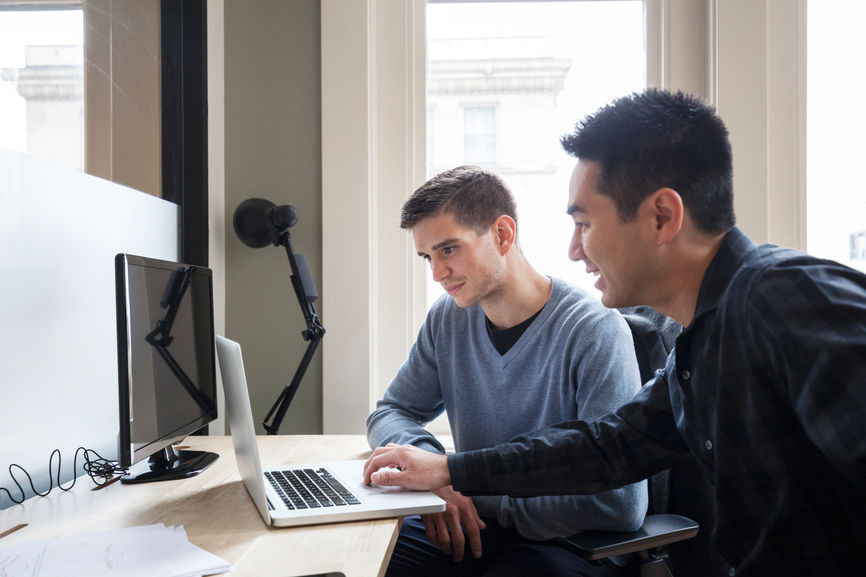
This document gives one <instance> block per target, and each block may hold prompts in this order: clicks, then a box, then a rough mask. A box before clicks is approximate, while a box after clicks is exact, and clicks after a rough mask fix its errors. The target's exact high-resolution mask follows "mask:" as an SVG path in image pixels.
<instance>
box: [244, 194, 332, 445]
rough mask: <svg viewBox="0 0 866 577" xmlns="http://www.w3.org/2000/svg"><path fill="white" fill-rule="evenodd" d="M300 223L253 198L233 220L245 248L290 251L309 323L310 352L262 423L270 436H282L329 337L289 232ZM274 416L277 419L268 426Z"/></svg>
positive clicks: (287, 210) (290, 210)
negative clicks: (303, 381) (304, 380)
mask: <svg viewBox="0 0 866 577" xmlns="http://www.w3.org/2000/svg"><path fill="white" fill-rule="evenodd" d="M296 222H298V212H297V211H296V210H295V208H294V207H293V206H289V205H283V206H277V205H275V204H274V203H273V202H271V201H269V200H265V199H263V198H249V199H247V200H245V201H243V202H242V203H240V204H239V205H238V207H237V208H236V209H235V214H234V218H233V225H234V229H235V234H236V235H237V236H238V238H239V239H240V241H241V242H242V243H244V244H245V245H247V246H249V247H252V248H262V247H265V246H268V245H269V244H272V245H274V246H284V247H285V248H286V254H287V255H288V257H289V265H290V266H291V268H292V287H293V288H294V289H295V296H297V297H298V304H300V305H301V311H302V312H303V313H304V320H306V321H307V330H305V331H302V332H301V335H302V336H303V337H304V340H305V341H307V342H308V343H309V344H308V345H307V350H306V351H305V352H304V356H303V358H301V362H300V364H299V365H298V369H297V370H296V371H295V376H294V377H292V382H291V383H290V384H289V386H287V387H286V388H284V389H283V391H282V392H281V393H280V396H279V397H277V400H276V401H275V402H274V405H273V406H272V407H271V410H270V411H268V414H267V415H266V416H265V420H264V422H263V423H262V424H263V426H264V428H265V431H267V433H268V434H269V435H276V434H277V433H278V432H279V429H280V423H282V422H283V417H284V416H285V415H286V411H287V410H288V408H289V405H290V404H291V402H292V399H293V398H294V396H295V393H296V392H297V390H298V386H299V385H300V384H301V379H302V378H303V377H304V373H305V372H306V371H307V367H308V366H309V365H310V361H311V360H312V359H313V355H314V354H315V353H316V349H317V348H318V346H319V342H320V341H321V340H322V337H323V336H325V328H324V327H323V326H322V323H321V322H319V317H318V315H316V310H315V309H314V308H313V303H314V302H315V301H316V299H318V298H319V295H318V294H317V293H316V287H315V286H314V285H313V277H312V276H310V269H309V268H308V267H307V259H305V258H304V255H302V254H295V251H294V250H293V249H292V240H291V237H290V236H289V228H291V227H292V226H294V225H295V223H296ZM272 415H273V417H274V419H273V421H272V422H271V423H270V424H268V420H269V419H270V418H271V416H272Z"/></svg>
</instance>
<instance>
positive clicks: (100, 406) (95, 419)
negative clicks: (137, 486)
mask: <svg viewBox="0 0 866 577" xmlns="http://www.w3.org/2000/svg"><path fill="white" fill-rule="evenodd" d="M177 218H178V211H177V206H176V205H175V204H173V203H170V202H167V201H164V200H162V199H160V198H156V197H154V196H151V195H148V194H144V193H142V192H139V191H136V190H133V189H130V188H127V187H125V186H121V185H118V184H115V183H112V182H108V181H105V180H102V179H99V178H96V177H93V176H90V175H87V174H84V173H81V172H74V171H70V170H67V169H63V168H60V167H57V166H53V165H50V164H47V163H45V162H43V161H40V160H38V159H35V158H33V157H29V156H26V155H21V154H18V153H15V152H12V151H10V150H8V149H3V148H0V487H6V488H8V489H10V490H12V488H13V485H12V481H11V479H10V478H9V475H8V473H7V469H8V467H9V464H11V463H17V464H19V465H21V466H22V467H24V468H25V469H27V471H28V472H30V473H31V475H32V476H33V478H34V481H35V482H36V486H37V489H39V490H40V491H42V490H44V488H46V487H47V486H48V458H49V455H50V453H51V451H52V450H54V449H55V448H57V449H60V450H61V451H62V455H63V467H62V477H63V479H70V478H71V469H72V457H73V453H74V451H75V449H76V448H77V447H79V446H84V447H87V448H91V449H95V450H97V451H99V453H101V454H102V455H103V456H104V457H107V458H111V459H114V458H116V456H117V421H118V412H117V345H116V323H115V294H114V255H115V254H117V253H119V252H125V253H130V254H138V255H143V256H150V257H154V258H161V259H165V260H177V255H178V247H177ZM79 464H80V463H79ZM55 467H56V462H55ZM86 482H87V483H90V480H89V479H86ZM15 491H16V492H17V489H15ZM9 504H10V501H9V500H8V499H7V498H6V497H5V495H2V496H0V508H5V507H6V506H8V505H9Z"/></svg>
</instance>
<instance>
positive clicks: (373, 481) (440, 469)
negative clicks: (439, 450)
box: [364, 443, 451, 491]
mask: <svg viewBox="0 0 866 577" xmlns="http://www.w3.org/2000/svg"><path fill="white" fill-rule="evenodd" d="M382 469H384V470H382ZM364 483H365V484H367V485H379V486H380V487H390V486H395V485H396V486H400V487H405V488H407V489H413V490H415V491H432V490H433V489H438V488H440V487H445V486H447V485H450V484H451V475H450V473H449V472H448V458H447V457H446V456H445V455H438V454H436V453H431V452H429V451H425V450H424V449H419V448H418V447H415V446H412V445H395V444H393V443H389V444H388V445H386V446H384V447H379V448H377V449H376V450H374V451H373V454H372V455H370V457H369V458H368V459H367V462H366V463H364Z"/></svg>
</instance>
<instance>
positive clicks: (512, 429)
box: [367, 279, 647, 539]
mask: <svg viewBox="0 0 866 577" xmlns="http://www.w3.org/2000/svg"><path fill="white" fill-rule="evenodd" d="M639 388H640V377H639V372H638V366H637V361H636V360H635V356H634V348H633V345H632V339H631V333H630V332H629V329H628V326H627V325H626V323H625V321H624V320H623V318H622V316H621V315H620V314H619V313H617V312H616V311H613V310H610V309H607V308H605V307H604V306H603V305H602V304H601V303H600V302H599V301H598V300H596V299H594V298H592V297H590V296H589V295H587V293H585V292H584V291H583V290H582V289H579V288H577V287H573V286H571V285H568V284H567V283H565V282H564V281H561V280H559V279H553V286H552V290H551V296H550V299H549V301H548V302H547V304H546V305H545V306H544V308H543V309H542V310H541V312H540V313H539V315H538V317H537V318H536V319H535V320H534V321H533V322H532V324H530V326H529V327H528V328H527V329H526V331H525V332H524V333H523V335H522V336H521V337H520V338H519V339H518V341H517V342H516V343H514V345H513V346H512V347H511V348H510V349H509V350H508V351H507V352H506V353H505V354H503V355H500V354H499V352H498V351H497V350H496V349H495V347H494V346H493V343H492V342H491V340H490V336H489V335H488V333H487V329H486V327H485V315H484V311H483V310H482V308H481V306H480V305H475V306H472V307H468V308H466V309H461V308H460V307H458V306H457V305H456V304H455V303H454V301H453V299H451V297H449V296H448V295H443V296H442V297H441V298H440V299H439V300H437V301H436V303H434V305H433V306H432V307H431V309H430V311H429V313H428V314H427V318H426V320H425V322H424V325H423V326H422V327H421V330H420V332H419V334H418V339H417V341H416V342H415V344H414V345H413V347H412V350H411V351H410V353H409V358H408V359H407V360H406V362H405V363H404V364H403V366H402V367H400V369H399V371H398V372H397V375H396V376H395V377H394V379H393V380H392V381H391V383H390V385H389V386H388V389H387V390H386V391H385V395H384V397H383V398H382V399H381V400H380V401H379V403H378V405H377V408H376V410H375V411H374V412H373V413H372V414H371V415H370V417H369V418H368V419H367V436H368V439H369V441H370V445H371V446H373V447H376V446H380V445H383V444H386V443H411V444H414V445H417V446H419V447H422V448H424V449H427V450H430V451H435V452H440V453H441V452H444V450H443V447H442V445H441V444H440V443H439V441H437V440H436V439H435V437H434V436H433V435H431V434H430V433H429V432H427V431H426V430H425V429H424V426H425V425H426V424H427V423H428V422H429V421H431V420H432V419H434V418H435V417H436V416H438V415H439V414H440V413H441V412H442V411H446V412H447V414H448V420H449V422H450V424H451V431H452V435H453V438H454V444H455V447H456V449H457V450H458V451H467V450H472V449H478V448H483V447H492V446H494V445H496V444H499V443H503V442H506V441H508V440H509V439H511V438H512V437H514V436H516V435H518V434H521V433H526V432H528V431H532V430H534V429H538V428H541V427H544V426H545V425H550V424H553V423H558V422H561V421H565V420H569V419H593V418H595V417H598V416H600V415H603V414H605V413H608V412H611V411H613V410H615V409H616V408H618V407H619V406H620V405H622V404H623V403H625V402H626V401H628V400H630V399H631V397H632V396H633V395H634V394H635V393H636V392H637V391H638V389H639ZM473 501H474V502H475V505H476V507H477V508H478V512H479V514H480V515H482V516H484V517H487V518H489V519H495V520H497V521H498V522H499V524H500V525H502V526H506V527H508V526H512V525H514V526H515V527H516V528H517V530H518V531H519V532H520V533H521V534H522V535H523V536H524V537H527V538H531V539H549V538H552V537H555V536H567V535H571V534H574V533H577V532H579V531H582V530H587V529H604V530H635V529H637V528H638V527H639V526H640V524H641V523H642V521H643V516H644V513H645V511H646V503H647V496H646V487H645V484H644V483H639V484H637V485H630V486H628V487H624V488H622V489H618V490H615V491H608V492H605V493H601V494H599V495H584V496H576V495H575V496H564V497H534V498H528V499H525V498H511V497H474V498H473Z"/></svg>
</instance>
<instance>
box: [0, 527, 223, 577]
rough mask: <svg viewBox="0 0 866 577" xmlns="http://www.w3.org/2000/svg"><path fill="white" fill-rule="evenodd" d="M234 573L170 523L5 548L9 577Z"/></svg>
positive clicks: (0, 570)
mask: <svg viewBox="0 0 866 577" xmlns="http://www.w3.org/2000/svg"><path fill="white" fill-rule="evenodd" d="M229 569H231V565H229V563H228V562H226V561H225V560H223V559H220V558H219V557H217V556H216V555H212V554H211V553H208V552H207V551H205V550H204V549H201V548H200V547H197V546H195V545H193V544H192V543H190V542H189V541H188V540H187V538H186V531H184V529H183V527H166V526H165V525H148V526H144V527H130V528H128V529H118V530H116V531H107V532H104V533H93V534H90V535H72V536H69V537H58V538H56V539H48V540H46V541H37V542H31V543H20V544H16V545H3V546H0V575H2V576H4V577H55V576H56V577H59V576H62V577H102V576H104V575H105V576H107V575H111V576H116V577H201V576H202V575H214V574H217V573H225V572H227V571H228V570H229Z"/></svg>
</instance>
